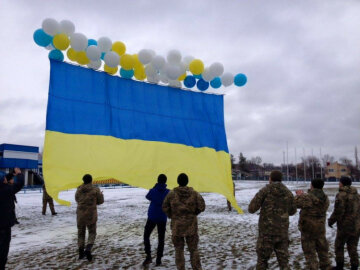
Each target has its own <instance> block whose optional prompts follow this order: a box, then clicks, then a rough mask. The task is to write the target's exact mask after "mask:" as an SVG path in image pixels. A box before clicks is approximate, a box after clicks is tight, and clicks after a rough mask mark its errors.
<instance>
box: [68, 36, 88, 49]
mask: <svg viewBox="0 0 360 270" xmlns="http://www.w3.org/2000/svg"><path fill="white" fill-rule="evenodd" d="M70 44H71V47H73V48H74V50H75V51H78V52H80V51H83V50H85V49H86V48H87V46H88V40H87V37H86V36H85V35H84V34H81V33H74V34H72V35H71V36H70Z"/></svg>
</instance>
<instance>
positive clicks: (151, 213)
mask: <svg viewBox="0 0 360 270" xmlns="http://www.w3.org/2000/svg"><path fill="white" fill-rule="evenodd" d="M166 180H167V177H166V175H165V174H160V175H159V176H158V180H157V183H156V185H155V186H154V187H153V188H152V189H150V190H149V192H148V194H147V195H146V199H148V200H149V201H150V206H149V210H148V219H147V221H146V225H145V231H144V245H145V253H146V259H145V261H144V263H143V265H144V266H146V265H148V264H150V263H151V262H152V258H151V245H150V235H151V233H152V231H153V230H154V228H155V227H157V231H158V248H157V256H156V265H157V266H159V265H161V258H162V256H163V252H164V242H165V230H166V221H167V217H166V215H165V213H164V212H163V210H162V204H163V201H164V199H165V197H166V195H167V194H168V193H169V189H167V188H166Z"/></svg>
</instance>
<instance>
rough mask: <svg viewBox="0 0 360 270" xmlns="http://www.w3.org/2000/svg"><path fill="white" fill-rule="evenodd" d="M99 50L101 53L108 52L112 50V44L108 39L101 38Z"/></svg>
mask: <svg viewBox="0 0 360 270" xmlns="http://www.w3.org/2000/svg"><path fill="white" fill-rule="evenodd" d="M97 46H98V48H99V49H100V51H101V52H108V51H110V50H111V46H112V42H111V39H110V38H108V37H101V38H99V39H98V44H97Z"/></svg>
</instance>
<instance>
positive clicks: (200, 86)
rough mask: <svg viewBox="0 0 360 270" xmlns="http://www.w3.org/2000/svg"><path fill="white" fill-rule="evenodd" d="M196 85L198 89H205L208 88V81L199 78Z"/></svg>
mask: <svg viewBox="0 0 360 270" xmlns="http://www.w3.org/2000/svg"><path fill="white" fill-rule="evenodd" d="M196 86H197V88H198V89H199V90H200V91H205V90H206V89H208V88H209V82H207V81H205V80H204V79H200V80H198V81H197V84H196Z"/></svg>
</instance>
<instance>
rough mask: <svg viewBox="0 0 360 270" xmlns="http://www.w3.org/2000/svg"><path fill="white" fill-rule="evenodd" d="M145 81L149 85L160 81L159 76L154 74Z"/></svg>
mask: <svg viewBox="0 0 360 270" xmlns="http://www.w3.org/2000/svg"><path fill="white" fill-rule="evenodd" d="M147 81H148V82H150V83H159V81H160V77H159V74H155V76H150V77H149V76H148V77H147Z"/></svg>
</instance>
